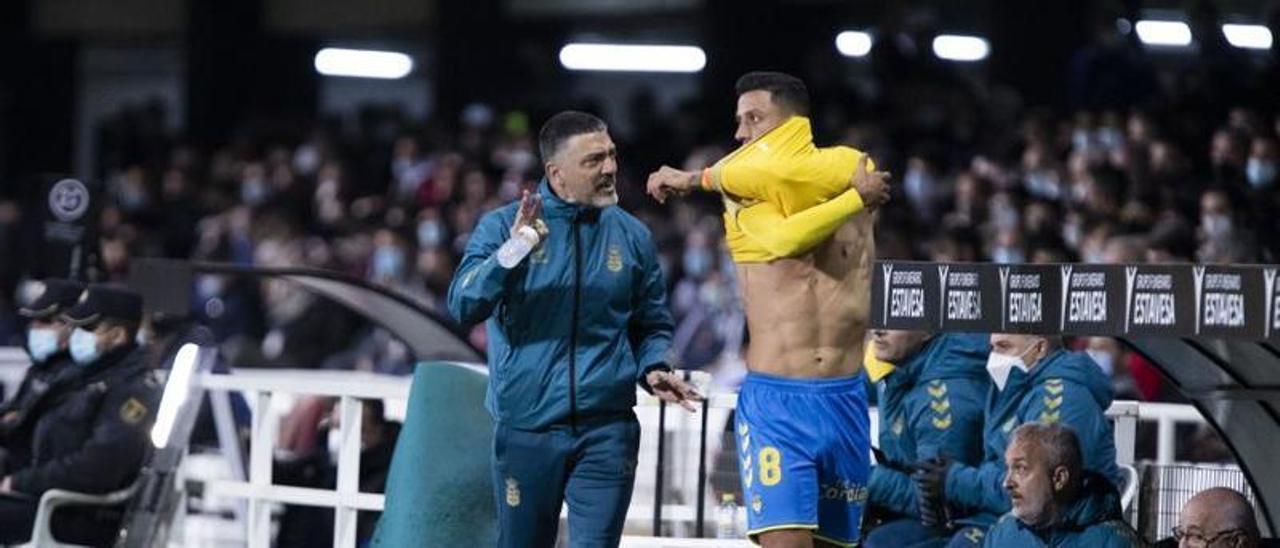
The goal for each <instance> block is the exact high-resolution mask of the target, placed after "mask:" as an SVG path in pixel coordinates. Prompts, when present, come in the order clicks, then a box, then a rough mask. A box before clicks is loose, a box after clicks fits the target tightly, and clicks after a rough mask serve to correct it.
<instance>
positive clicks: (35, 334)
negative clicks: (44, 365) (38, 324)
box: [27, 327, 58, 362]
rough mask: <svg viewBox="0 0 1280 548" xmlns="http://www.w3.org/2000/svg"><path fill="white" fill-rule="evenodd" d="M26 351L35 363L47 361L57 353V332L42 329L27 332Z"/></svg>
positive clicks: (45, 328)
mask: <svg viewBox="0 0 1280 548" xmlns="http://www.w3.org/2000/svg"><path fill="white" fill-rule="evenodd" d="M27 351H28V352H30V353H31V359H32V360H34V361H36V362H44V361H45V360H47V359H49V356H52V355H53V354H54V353H55V352H57V351H58V330H56V329H49V328H47V327H42V328H32V329H31V330H30V331H27Z"/></svg>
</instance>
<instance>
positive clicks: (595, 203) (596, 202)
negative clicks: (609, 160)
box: [588, 175, 618, 208]
mask: <svg viewBox="0 0 1280 548" xmlns="http://www.w3.org/2000/svg"><path fill="white" fill-rule="evenodd" d="M588 203H589V205H590V206H591V207H596V208H606V207H609V206H612V205H617V203H618V178H617V177H616V176H613V175H608V176H604V177H600V178H599V179H597V180H596V183H595V186H593V187H592V188H591V198H590V200H589V202H588Z"/></svg>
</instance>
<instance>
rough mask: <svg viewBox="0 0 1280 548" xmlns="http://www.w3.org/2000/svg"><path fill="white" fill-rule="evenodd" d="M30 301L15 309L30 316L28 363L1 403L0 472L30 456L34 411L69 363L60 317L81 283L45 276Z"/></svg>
mask: <svg viewBox="0 0 1280 548" xmlns="http://www.w3.org/2000/svg"><path fill="white" fill-rule="evenodd" d="M40 285H41V286H42V287H41V289H42V291H41V292H40V295H39V296H38V297H36V298H35V299H34V300H32V301H31V303H29V304H27V305H26V306H24V307H22V308H21V309H19V310H18V314H20V315H22V316H25V317H27V318H30V323H29V324H28V325H27V353H28V354H30V355H31V367H30V368H29V369H27V371H26V373H25V374H24V375H23V376H22V384H20V385H18V391H17V392H16V393H15V394H14V396H13V398H12V399H10V400H8V401H5V402H4V404H2V405H0V475H3V474H6V473H8V472H9V471H11V470H15V469H17V468H20V467H23V466H26V465H27V462H28V460H29V459H30V457H31V455H30V448H31V426H32V424H33V420H32V419H33V417H34V414H33V412H34V411H35V409H36V408H37V406H38V405H39V404H40V402H42V401H46V396H47V395H48V394H49V389H50V384H49V383H50V381H52V380H53V379H54V378H55V377H56V376H57V375H58V373H59V372H60V371H62V370H63V369H65V368H66V367H68V366H70V365H71V355H70V354H69V353H67V343H68V340H69V339H70V338H71V327H70V326H69V325H67V323H66V322H64V321H62V318H61V317H59V316H60V315H61V314H62V313H63V312H66V311H67V309H69V308H71V307H72V306H73V305H75V304H76V299H79V298H80V294H81V293H83V292H84V284H82V283H79V282H73V281H71V280H47V281H45V282H43V283H41V284H40Z"/></svg>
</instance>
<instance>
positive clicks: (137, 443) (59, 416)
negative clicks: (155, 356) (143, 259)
mask: <svg viewBox="0 0 1280 548" xmlns="http://www.w3.org/2000/svg"><path fill="white" fill-rule="evenodd" d="M141 312H142V301H141V298H140V297H138V295H137V294H135V293H131V292H127V291H124V290H120V289H113V288H104V287H92V288H90V289H89V290H88V291H86V292H85V293H84V294H83V295H82V297H81V299H80V302H79V303H78V304H77V305H76V306H75V307H74V308H72V309H71V310H69V311H68V312H67V313H66V314H65V315H64V316H63V317H64V319H65V320H67V321H68V323H71V324H72V325H77V326H81V327H86V328H89V327H92V325H93V324H96V323H98V322H99V321H101V320H104V319H115V320H124V321H127V322H133V323H135V324H136V323H137V321H138V320H139V319H140V317H141ZM143 358H144V355H143V351H142V349H140V348H139V347H138V346H137V345H136V344H135V343H134V342H133V341H132V340H130V341H129V342H127V343H126V344H124V345H123V346H120V347H117V348H114V349H111V350H108V351H106V352H104V353H103V354H101V355H100V356H98V357H97V359H95V360H93V361H91V362H89V363H85V364H80V363H76V364H75V365H74V366H70V367H67V368H64V369H63V370H61V371H60V372H59V373H58V374H57V376H56V377H55V378H54V379H53V381H52V382H51V383H50V384H51V388H50V389H49V391H48V393H47V394H46V395H45V396H44V398H42V399H41V403H40V404H39V405H38V406H36V408H35V410H34V413H33V418H32V420H33V421H34V423H33V426H32V434H33V438H32V443H31V447H30V450H31V462H30V463H29V465H28V466H26V467H23V468H22V469H20V470H14V471H12V472H11V473H10V474H9V475H8V476H7V478H8V479H9V481H10V488H11V490H12V492H11V493H7V494H5V495H4V496H0V542H2V543H14V542H22V541H24V540H26V539H27V538H29V537H30V533H31V525H32V522H33V520H34V517H35V512H36V506H37V504H38V501H39V498H40V496H41V495H42V494H43V493H44V492H45V491H48V490H50V489H66V490H70V491H76V492H84V493H96V494H101V493H108V492H111V491H115V490H118V489H121V488H123V487H125V486H128V485H129V484H130V483H131V482H133V481H134V479H135V478H136V477H137V475H138V472H139V470H140V469H141V467H142V465H143V463H144V462H145V461H146V459H147V457H148V456H149V453H150V450H151V441H150V437H149V434H150V430H151V424H152V420H153V418H154V410H155V409H156V407H157V403H158V401H159V398H160V394H161V386H160V384H159V383H158V382H156V381H155V378H154V377H153V376H152V375H151V370H150V369H149V368H147V367H146V365H145V360H144V359H143ZM122 513H123V509H122V508H120V507H115V508H80V509H75V508H73V509H68V510H65V511H62V512H59V513H57V514H55V516H54V520H53V531H54V535H55V536H56V537H58V538H59V539H60V540H63V541H67V542H75V543H86V544H93V545H99V544H105V543H109V542H110V540H111V539H113V538H114V537H115V535H116V531H117V530H118V528H119V524H120V519H121V517H122Z"/></svg>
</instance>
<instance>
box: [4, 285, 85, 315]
mask: <svg viewBox="0 0 1280 548" xmlns="http://www.w3.org/2000/svg"><path fill="white" fill-rule="evenodd" d="M36 283H37V284H39V285H40V286H42V287H41V288H40V296H38V297H36V298H35V300H33V301H31V302H30V303H27V305H26V306H24V307H22V308H20V309H18V313H19V314H21V315H23V316H25V317H28V318H34V319H40V320H44V319H49V318H53V317H55V316H57V315H58V314H60V313H62V312H65V311H66V310H67V309H69V308H71V307H72V306H74V305H75V304H76V301H77V300H79V299H80V294H81V293H84V290H85V285H84V284H82V283H80V282H77V281H74V280H64V279H61V278H50V279H48V280H44V281H43V282H36Z"/></svg>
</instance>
